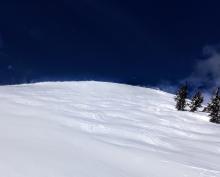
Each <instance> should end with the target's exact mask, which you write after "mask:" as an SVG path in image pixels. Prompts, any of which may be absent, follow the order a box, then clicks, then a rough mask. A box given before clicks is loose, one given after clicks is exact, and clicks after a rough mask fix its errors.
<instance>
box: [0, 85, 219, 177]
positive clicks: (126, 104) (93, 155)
mask: <svg viewBox="0 0 220 177" xmlns="http://www.w3.org/2000/svg"><path fill="white" fill-rule="evenodd" d="M173 98H174V95H171V94H168V93H165V92H162V91H159V90H154V89H148V88H141V87H134V86H128V85H122V84H114V83H105V82H93V81H88V82H51V83H38V84H29V85H17V86H1V87H0V177H220V125H216V124H212V123H209V122H208V120H209V118H208V117H207V115H206V114H204V113H190V112H178V111H176V110H175V106H174V105H175V102H174V99H173Z"/></svg>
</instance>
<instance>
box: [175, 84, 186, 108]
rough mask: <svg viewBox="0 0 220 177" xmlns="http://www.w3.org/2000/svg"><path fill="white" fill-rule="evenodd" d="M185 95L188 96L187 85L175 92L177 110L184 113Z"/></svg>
mask: <svg viewBox="0 0 220 177" xmlns="http://www.w3.org/2000/svg"><path fill="white" fill-rule="evenodd" d="M187 94H188V86H187V84H184V85H182V86H181V87H180V88H179V90H178V91H177V95H176V97H175V101H176V109H177V110H179V111H184V109H185V107H186V98H187Z"/></svg>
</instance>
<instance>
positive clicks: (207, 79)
mask: <svg viewBox="0 0 220 177" xmlns="http://www.w3.org/2000/svg"><path fill="white" fill-rule="evenodd" d="M204 55H205V56H207V58H206V59H205V60H199V61H198V62H197V63H196V65H195V68H194V71H193V73H192V74H191V75H190V76H189V77H188V78H186V80H188V81H189V82H190V83H191V84H193V85H194V84H195V85H197V86H202V87H209V88H213V87H218V86H220V52H219V50H218V48H213V47H206V48H205V49H204Z"/></svg>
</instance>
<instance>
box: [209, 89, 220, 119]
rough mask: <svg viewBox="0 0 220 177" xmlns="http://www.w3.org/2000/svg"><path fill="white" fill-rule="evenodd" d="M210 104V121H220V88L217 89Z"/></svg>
mask: <svg viewBox="0 0 220 177" xmlns="http://www.w3.org/2000/svg"><path fill="white" fill-rule="evenodd" d="M208 106H209V112H210V114H209V116H210V117H211V119H210V122H213V123H220V96H219V88H218V89H217V91H216V93H215V96H214V97H213V98H212V101H211V103H210V104H209V105H208Z"/></svg>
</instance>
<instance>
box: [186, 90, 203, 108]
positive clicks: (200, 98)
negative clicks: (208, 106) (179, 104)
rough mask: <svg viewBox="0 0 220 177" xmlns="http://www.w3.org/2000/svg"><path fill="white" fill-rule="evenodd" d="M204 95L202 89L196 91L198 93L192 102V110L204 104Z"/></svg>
mask: <svg viewBox="0 0 220 177" xmlns="http://www.w3.org/2000/svg"><path fill="white" fill-rule="evenodd" d="M202 102H203V96H202V93H201V91H200V90H198V91H197V92H196V94H195V95H194V96H193V98H192V102H191V104H190V106H189V107H190V111H191V112H195V111H197V109H198V108H200V107H201V106H202Z"/></svg>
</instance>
